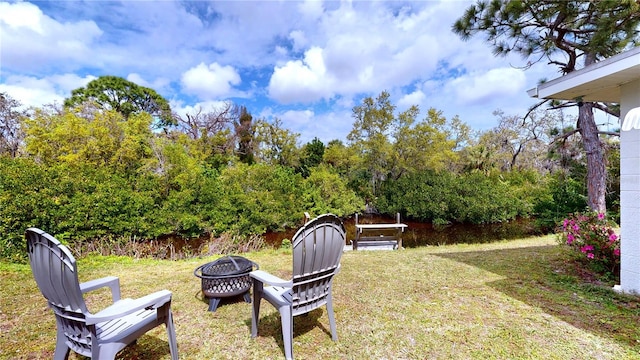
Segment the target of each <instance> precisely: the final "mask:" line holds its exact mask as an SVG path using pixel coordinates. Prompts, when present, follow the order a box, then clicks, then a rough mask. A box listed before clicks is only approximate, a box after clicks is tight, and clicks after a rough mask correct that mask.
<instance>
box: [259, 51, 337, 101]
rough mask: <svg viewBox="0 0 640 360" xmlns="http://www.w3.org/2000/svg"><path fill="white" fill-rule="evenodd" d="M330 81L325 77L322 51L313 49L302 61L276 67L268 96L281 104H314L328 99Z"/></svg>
mask: <svg viewBox="0 0 640 360" xmlns="http://www.w3.org/2000/svg"><path fill="white" fill-rule="evenodd" d="M330 85H331V79H330V78H329V77H327V76H326V68H325V64H324V59H323V54H322V49H320V48H317V47H314V48H311V49H309V50H308V51H307V52H306V53H305V57H304V60H303V61H300V60H296V61H290V62H288V63H287V64H285V65H284V66H282V67H276V68H275V70H274V72H273V75H272V76H271V80H270V81H269V86H268V91H269V96H270V97H271V98H272V99H275V100H277V101H279V102H281V103H284V104H287V103H292V102H303V103H305V102H314V101H317V100H320V99H322V98H326V97H329V96H330V95H331V91H330V90H329V88H330Z"/></svg>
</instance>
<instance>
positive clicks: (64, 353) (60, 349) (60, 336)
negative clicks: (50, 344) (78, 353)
mask: <svg viewBox="0 0 640 360" xmlns="http://www.w3.org/2000/svg"><path fill="white" fill-rule="evenodd" d="M59 327H60V325H58V333H57V339H56V350H55V353H54V354H53V358H54V360H67V359H68V358H69V346H67V343H66V340H67V338H66V336H64V333H63V332H62V331H60V330H59Z"/></svg>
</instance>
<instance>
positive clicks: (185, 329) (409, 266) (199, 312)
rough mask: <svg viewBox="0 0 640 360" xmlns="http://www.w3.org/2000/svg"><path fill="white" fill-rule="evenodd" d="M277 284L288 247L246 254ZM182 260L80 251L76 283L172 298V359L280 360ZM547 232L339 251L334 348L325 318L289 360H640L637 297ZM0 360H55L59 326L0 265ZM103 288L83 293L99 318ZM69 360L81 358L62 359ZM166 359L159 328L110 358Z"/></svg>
mask: <svg viewBox="0 0 640 360" xmlns="http://www.w3.org/2000/svg"><path fill="white" fill-rule="evenodd" d="M242 256H244V257H247V258H249V259H251V260H253V261H255V262H257V263H258V264H259V265H260V268H261V269H263V270H267V271H269V272H272V273H274V274H276V275H280V276H284V277H286V276H287V275H288V271H289V269H290V267H291V255H290V253H289V254H288V253H286V252H284V251H273V250H272V251H261V252H258V253H249V254H242ZM214 259H215V257H208V258H200V259H189V260H180V261H156V260H133V259H130V258H124V257H97V256H95V257H88V258H83V259H81V260H79V265H78V266H79V271H80V275H81V281H85V280H89V279H93V278H97V277H100V276H105V275H115V276H119V277H120V283H121V286H122V295H123V297H138V296H142V295H145V294H147V293H150V292H153V291H155V290H159V289H169V290H171V291H172V292H173V305H172V307H173V314H174V322H175V324H176V331H177V337H178V347H179V351H180V358H181V359H205V358H209V359H281V358H284V352H283V349H282V336H281V332H280V319H279V317H278V313H277V311H276V310H275V309H274V308H273V307H271V306H270V305H269V304H268V303H267V302H263V304H262V311H261V322H260V326H259V336H258V337H257V338H256V339H252V338H251V337H250V327H251V320H250V311H251V307H250V305H249V304H247V303H244V302H242V301H241V300H239V301H235V302H234V301H226V302H225V301H223V302H222V304H221V305H220V307H219V308H218V310H217V311H216V312H208V311H207V303H205V302H204V301H203V300H202V297H201V293H200V279H198V278H196V277H194V276H193V270H194V269H195V268H196V267H197V266H199V265H201V264H203V263H205V262H208V261H212V260H214ZM572 269H573V267H572V266H571V265H570V264H568V263H567V262H566V261H565V260H564V256H563V253H562V252H561V251H560V247H559V246H558V245H556V242H555V239H554V237H553V236H547V237H537V238H530V239H523V240H515V241H508V242H498V243H492V244H482V245H450V246H437V247H422V248H415V249H406V250H401V251H359V252H353V251H349V252H345V254H344V255H343V257H342V271H341V272H340V273H339V274H338V276H337V277H336V279H335V282H334V305H335V312H336V321H337V328H338V342H336V343H334V342H332V341H331V336H330V335H329V321H328V319H327V316H326V311H325V310H324V309H322V310H316V311H314V312H312V313H310V314H308V315H307V316H300V317H296V318H295V320H294V346H293V352H294V356H296V358H298V359H323V360H326V359H563V360H564V359H640V299H638V298H636V297H629V296H622V295H618V294H615V293H613V292H612V291H611V290H610V288H611V286H612V285H613V284H601V285H599V284H594V283H593V282H587V281H585V280H584V279H583V278H582V277H578V276H576V275H574V272H573V271H572ZM0 276H1V278H2V287H1V288H0V334H1V335H0V336H1V337H0V357H1V358H2V359H46V358H49V359H50V358H52V355H53V350H54V344H55V321H54V317H53V315H52V313H51V311H50V310H49V309H48V308H47V307H46V304H45V301H44V299H43V298H42V296H41V295H40V293H39V291H38V289H37V288H36V284H35V282H34V280H33V278H32V276H31V271H30V269H29V267H28V265H9V264H0ZM107 299H108V291H106V290H101V291H98V292H96V293H94V294H91V296H90V297H89V298H88V304H89V307H90V308H91V309H92V310H94V311H96V310H98V309H99V308H100V306H103V305H104V304H105V303H106V300H107ZM70 358H71V359H77V358H79V357H77V356H75V355H72V356H71V357H70ZM119 358H122V359H169V346H168V344H167V337H166V332H165V330H164V328H163V327H160V328H157V329H155V330H154V331H152V332H150V333H148V334H147V335H145V336H143V337H142V338H141V339H140V340H139V341H138V343H137V344H135V345H133V346H131V347H129V348H127V349H125V350H123V351H122V352H121V353H120V354H119Z"/></svg>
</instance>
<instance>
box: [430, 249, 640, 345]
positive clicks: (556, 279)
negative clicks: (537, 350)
mask: <svg viewBox="0 0 640 360" xmlns="http://www.w3.org/2000/svg"><path fill="white" fill-rule="evenodd" d="M560 250H561V249H560V248H559V247H558V246H534V247H526V248H514V249H499V250H487V251H472V252H452V253H444V254H437V256H440V257H442V258H445V259H450V260H454V261H458V262H461V263H464V264H467V265H470V266H474V267H477V268H480V269H483V270H486V271H489V272H492V273H494V274H497V275H500V276H501V277H503V278H502V279H500V280H497V281H492V282H489V283H487V285H489V286H491V287H492V288H494V289H496V290H498V291H500V292H502V293H504V294H506V295H508V296H510V297H512V298H515V299H517V300H519V301H521V302H524V303H526V304H528V305H530V306H534V307H537V308H539V309H542V310H543V311H544V312H545V313H547V314H550V315H553V316H554V317H557V318H559V319H561V320H563V321H565V322H567V323H569V324H571V325H573V326H575V327H578V328H581V329H584V330H586V331H589V332H591V333H593V334H597V335H598V336H601V337H605V338H612V339H615V340H616V341H618V342H621V343H623V344H625V345H631V346H634V347H640V326H638V324H640V299H639V298H638V297H632V296H625V295H620V294H617V293H615V292H613V291H612V290H611V287H612V284H601V283H594V282H591V281H587V280H585V279H584V278H583V277H580V276H578V274H577V273H576V271H575V268H574V267H573V266H572V264H571V263H569V262H567V261H564V260H563V256H562V254H561V251H560Z"/></svg>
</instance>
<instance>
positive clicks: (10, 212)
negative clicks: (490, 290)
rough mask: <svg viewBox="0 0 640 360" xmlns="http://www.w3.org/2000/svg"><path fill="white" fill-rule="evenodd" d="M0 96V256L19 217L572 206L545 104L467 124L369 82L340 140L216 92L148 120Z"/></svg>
mask: <svg viewBox="0 0 640 360" xmlns="http://www.w3.org/2000/svg"><path fill="white" fill-rule="evenodd" d="M110 80H111V79H110ZM94 81H102V78H99V79H98V80H94ZM128 87H129V88H130V87H131V84H129V85H128ZM0 100H1V103H2V106H1V107H0V109H2V113H1V114H0V116H1V118H2V124H3V128H2V129H3V131H2V142H0V144H1V147H0V152H1V154H2V155H1V156H0V202H1V203H2V204H3V206H2V207H1V208H0V234H2V235H0V238H1V240H0V242H2V249H3V250H2V251H3V257H12V256H19V254H20V253H21V250H22V243H23V241H22V233H23V232H24V229H25V228H27V227H29V226H38V227H41V228H44V229H47V230H48V231H50V232H52V233H55V234H56V236H58V237H59V238H61V239H63V240H64V239H73V240H74V241H78V240H92V239H105V238H107V239H111V238H129V239H140V240H146V239H156V238H159V237H163V236H168V235H172V236H181V237H185V238H193V237H199V236H203V235H208V234H212V235H214V236H215V235H219V234H222V233H233V234H237V235H241V236H248V235H252V234H262V233H264V232H266V231H278V230H283V229H285V228H290V227H295V226H297V225H298V224H299V222H300V220H301V218H302V214H303V212H305V211H306V212H309V213H311V214H320V213H325V212H332V213H335V214H337V215H339V216H345V217H346V216H350V215H352V214H354V213H356V212H362V211H364V210H365V207H366V206H368V207H369V209H376V210H377V211H380V212H381V213H387V214H394V213H396V212H400V213H402V214H403V216H404V217H408V218H412V219H415V220H421V221H432V222H434V223H438V224H446V223H451V222H469V223H488V222H498V221H508V220H512V219H515V218H517V217H519V216H539V217H540V218H541V219H547V220H548V222H547V225H548V224H552V223H553V221H555V219H556V218H557V217H559V216H563V215H564V214H566V213H567V212H570V211H576V210H583V209H584V208H585V206H586V201H585V199H586V197H585V186H584V184H585V172H584V169H585V164H584V156H582V151H581V150H580V147H579V143H578V142H576V141H575V140H574V141H570V140H569V139H563V141H562V142H559V143H558V142H553V139H554V137H553V134H554V133H557V132H563V131H571V128H570V127H568V128H565V129H562V125H563V122H565V121H566V119H563V118H562V116H561V113H560V112H558V111H555V112H544V111H541V110H540V111H536V112H534V114H533V115H532V116H530V117H529V118H528V120H527V121H526V122H522V121H521V117H520V116H516V115H506V114H504V113H503V112H500V111H497V112H496V113H495V115H496V119H497V122H498V125H497V126H496V127H495V128H494V129H491V130H488V131H483V132H478V131H473V130H472V129H471V128H470V127H469V126H468V125H466V124H465V123H464V122H462V121H461V120H460V119H458V118H453V119H446V118H445V117H443V116H442V113H441V112H440V111H438V110H436V109H433V108H432V109H429V110H428V111H427V112H426V114H425V115H424V117H423V116H422V114H421V112H420V109H419V108H418V107H417V106H413V107H411V108H409V109H407V110H405V111H402V112H398V111H396V106H395V105H394V104H393V103H392V102H391V100H390V95H389V93H387V92H382V93H381V94H380V95H378V96H377V97H376V98H371V97H369V98H365V99H364V100H363V101H362V103H361V104H359V105H357V106H355V107H354V108H353V114H352V117H353V121H354V122H353V128H352V130H351V132H350V133H349V134H348V136H347V141H346V143H345V142H342V141H340V140H333V141H330V142H329V143H328V144H326V145H325V144H324V143H323V142H321V141H320V140H319V139H317V138H315V139H313V140H312V141H310V142H308V143H306V144H302V145H300V144H299V134H296V133H293V132H291V131H290V130H288V129H286V128H284V127H283V126H282V123H281V121H279V120H277V119H276V120H275V121H272V122H268V121H266V120H264V119H257V120H254V119H253V117H252V115H251V114H250V113H248V112H247V110H246V109H245V108H244V107H242V106H238V105H235V104H232V103H229V102H227V103H223V104H221V105H220V106H219V107H218V108H213V109H208V110H205V109H198V110H196V111H194V112H193V113H190V114H186V115H185V116H178V115H177V114H172V122H173V125H172V124H171V122H168V121H164V122H162V123H161V124H160V126H158V117H155V118H154V117H153V116H151V114H150V113H148V112H147V111H146V110H144V109H137V110H134V111H129V112H127V113H122V112H119V111H118V110H117V109H116V107H114V106H106V105H105V104H100V103H97V102H94V101H92V100H91V99H89V100H85V101H83V102H81V103H79V104H69V103H68V104H67V105H65V106H56V105H49V106H44V107H42V108H37V109H29V110H28V111H20V110H19V103H18V102H17V101H15V100H14V99H12V98H11V97H10V96H9V95H8V94H2V97H1V98H0ZM125 108H128V109H130V108H131V107H125ZM608 144H609V146H608V147H607V149H608V150H609V151H608V153H609V154H611V159H612V162H611V165H614V164H615V159H616V154H617V143H616V141H615V140H614V139H611V141H610V142H609V143H608ZM611 168H612V169H614V168H615V166H611ZM616 178H617V175H616V174H615V173H612V180H613V182H612V187H611V191H612V197H611V204H612V205H613V204H615V202H616V201H617V197H616V194H617V193H616V191H615V186H613V184H615V180H616Z"/></svg>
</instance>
